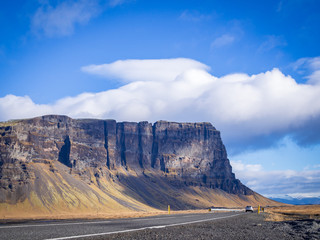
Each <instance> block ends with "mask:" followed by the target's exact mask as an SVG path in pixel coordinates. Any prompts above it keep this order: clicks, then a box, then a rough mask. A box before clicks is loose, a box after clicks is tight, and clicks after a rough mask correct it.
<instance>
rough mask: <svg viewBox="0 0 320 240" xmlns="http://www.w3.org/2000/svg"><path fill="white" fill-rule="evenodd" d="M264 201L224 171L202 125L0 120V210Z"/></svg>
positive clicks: (220, 148)
mask: <svg viewBox="0 0 320 240" xmlns="http://www.w3.org/2000/svg"><path fill="white" fill-rule="evenodd" d="M249 203H251V204H254V205H257V204H259V203H260V204H272V203H274V202H272V201H271V200H269V199H266V198H264V197H262V196H260V195H258V194H257V193H255V192H253V191H252V190H250V189H249V188H247V187H246V186H244V185H243V184H242V183H241V182H240V181H239V180H238V179H236V178H235V175H234V174H233V173H232V168H231V165H230V163H229V160H228V158H227V152H226V149H225V147H224V145H223V143H222V140H221V137H220V132H219V131H217V130H216V129H215V128H214V127H213V126H212V125H211V124H210V123H175V122H166V121H158V122H156V123H154V124H151V123H148V122H139V123H134V122H116V121H115V120H96V119H72V118H69V117H67V116H57V115H48V116H43V117H37V118H33V119H25V120H15V121H9V122H3V123H0V214H2V215H3V217H5V218H6V217H9V216H11V217H15V216H18V215H19V211H25V212H26V213H28V214H35V213H37V214H38V215H41V214H43V215H44V214H62V213H67V212H75V211H76V212H79V211H80V212H84V213H90V212H93V211H102V212H107V211H128V210H140V211H141V210H143V211H148V210H152V209H165V208H166V207H167V205H168V204H169V205H171V207H172V208H173V209H190V208H205V207H209V206H212V205H216V206H242V205H246V204H249ZM0 217H1V216H0Z"/></svg>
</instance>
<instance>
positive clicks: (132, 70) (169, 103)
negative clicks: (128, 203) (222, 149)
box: [0, 0, 320, 197]
mask: <svg viewBox="0 0 320 240" xmlns="http://www.w3.org/2000/svg"><path fill="white" fill-rule="evenodd" d="M319 11H320V2H319V1H318V0H270V1H251V0H248V1H218V0H217V1H216V0H202V1H198V0H197V1H195V0H184V1H178V0H170V1H166V0H161V1H158V0H154V1H147V0H77V1H76V0H65V1H58V0H56V1H52V0H39V1H35V0H33V1H22V0H13V1H1V2H0V27H1V34H0V84H1V88H0V121H8V120H10V119H18V118H29V117H35V116H40V115H45V114H64V115H68V116H70V117H73V118H102V119H116V120H117V121H145V120H147V121H150V122H155V121H157V120H168V121H179V122H211V123H212V124H213V125H214V126H215V127H216V128H217V129H218V130H220V131H221V135H222V140H223V142H224V144H225V145H226V148H227V151H228V156H229V159H230V161H231V164H232V167H233V171H234V172H235V174H236V177H237V178H239V179H240V180H241V181H242V182H243V183H244V184H246V185H247V186H249V187H250V188H252V189H253V190H255V191H257V192H259V193H261V194H263V195H265V196H268V197H270V196H277V197H279V196H282V195H289V196H302V197H303V196H304V197H306V196H313V197H314V196H320V101H319V98H320V45H319V42H320V31H319V26H320V14H319Z"/></svg>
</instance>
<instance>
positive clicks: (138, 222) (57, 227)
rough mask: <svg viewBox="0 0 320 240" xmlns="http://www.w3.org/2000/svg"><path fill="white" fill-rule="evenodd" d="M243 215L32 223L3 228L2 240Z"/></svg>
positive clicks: (67, 235)
mask: <svg viewBox="0 0 320 240" xmlns="http://www.w3.org/2000/svg"><path fill="white" fill-rule="evenodd" d="M241 214H245V213H239V212H226V213H222V212H219V213H210V212H208V213H200V214H174V215H160V216H152V217H144V218H129V219H107V220H68V221H67V220H59V221H32V222H24V223H15V224H0V239H7V240H9V239H12V240H13V239H14V240H19V239H24V240H28V239H33V240H36V239H51V240H53V239H55V240H58V239H59V240H60V239H61V240H62V239H79V238H81V239H90V238H92V237H97V236H108V235H109V236H110V235H111V234H116V233H127V232H136V231H142V230H145V229H157V228H158V229H160V228H161V229H163V228H169V227H173V226H180V225H187V224H195V223H201V222H208V221H218V220H219V219H227V218H233V217H235V216H239V215H241Z"/></svg>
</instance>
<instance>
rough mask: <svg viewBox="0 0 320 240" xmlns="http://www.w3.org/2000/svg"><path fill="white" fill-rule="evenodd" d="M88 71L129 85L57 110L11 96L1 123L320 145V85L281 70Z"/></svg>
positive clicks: (125, 66)
mask: <svg viewBox="0 0 320 240" xmlns="http://www.w3.org/2000/svg"><path fill="white" fill-rule="evenodd" d="M82 70H83V71H85V72H87V73H90V74H95V75H100V76H104V77H106V78H109V79H110V78H111V79H118V80H121V82H122V83H123V85H122V86H121V87H119V88H117V89H111V90H106V91H103V92H98V93H83V94H80V95H78V96H75V97H66V98H63V99H60V100H58V101H57V102H55V103H54V104H51V105H38V104H36V103H34V102H33V101H32V100H31V99H30V98H29V97H27V96H25V97H20V96H14V95H8V96H5V97H3V98H0V113H1V120H8V119H12V118H25V117H32V116H36V115H42V114H49V113H56V114H66V115H69V116H71V117H75V118H77V117H79V118H80V117H81V118H82V117H94V118H114V119H117V120H118V121H122V120H127V121H142V120H148V121H156V120H159V119H164V120H170V121H188V122H194V121H210V122H212V123H213V125H215V126H216V127H217V128H218V129H219V130H221V131H222V134H223V139H224V141H225V142H226V143H227V144H228V146H230V147H231V148H233V150H237V149H238V150H239V149H240V148H242V147H243V146H246V147H248V146H249V147H250V146H251V147H257V146H258V147H259V145H260V146H266V145H270V144H274V143H275V142H277V140H278V139H280V138H282V137H284V136H287V135H290V136H295V139H296V140H297V141H300V142H301V143H304V142H307V143H308V144H314V143H319V142H320V139H319V137H318V136H320V134H318V133H320V127H319V119H320V102H319V101H318V98H319V96H320V84H319V83H320V82H319V81H312V84H311V83H310V84H309V83H306V84H299V83H297V82H296V81H295V80H294V79H293V78H291V77H290V76H286V75H284V74H283V73H282V72H281V71H280V70H279V69H273V70H271V71H267V72H264V73H260V74H257V75H251V76H250V75H247V74H230V75H226V76H223V77H220V78H218V77H215V76H213V75H211V74H210V73H209V67H208V66H206V65H204V64H202V63H200V62H198V61H195V60H192V59H183V58H179V59H159V60H121V61H116V62H113V63H109V64H102V65H90V66H85V67H83V68H82ZM310 124H313V125H315V127H314V128H310ZM315 131H317V132H316V133H315ZM308 136H309V138H308ZM231 150H232V149H231Z"/></svg>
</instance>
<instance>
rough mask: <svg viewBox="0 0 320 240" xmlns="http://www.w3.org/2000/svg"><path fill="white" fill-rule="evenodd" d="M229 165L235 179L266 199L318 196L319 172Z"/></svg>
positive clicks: (241, 163) (236, 162)
mask: <svg viewBox="0 0 320 240" xmlns="http://www.w3.org/2000/svg"><path fill="white" fill-rule="evenodd" d="M231 165H232V167H233V171H234V172H235V174H236V177H237V178H239V179H240V180H241V181H242V182H243V183H244V184H245V185H246V186H248V187H249V188H251V189H252V190H254V191H257V192H259V193H260V194H263V195H265V196H268V197H271V196H272V197H280V196H281V197H283V196H284V195H290V196H297V195H300V196H309V195H310V194H311V193H317V194H319V189H320V170H303V171H293V170H283V171H265V170H264V169H263V168H262V167H261V165H250V164H244V163H243V162H241V161H235V162H234V161H231ZM318 196H320V195H318Z"/></svg>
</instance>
